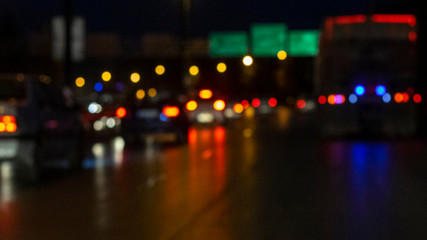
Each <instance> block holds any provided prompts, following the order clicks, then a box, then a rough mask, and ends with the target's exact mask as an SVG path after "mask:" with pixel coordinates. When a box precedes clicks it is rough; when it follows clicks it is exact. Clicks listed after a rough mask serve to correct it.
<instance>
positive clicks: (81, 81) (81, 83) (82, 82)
mask: <svg viewBox="0 0 427 240" xmlns="http://www.w3.org/2000/svg"><path fill="white" fill-rule="evenodd" d="M75 83H76V86H77V87H83V86H84V85H85V83H86V81H85V79H84V78H82V77H78V78H76V81H75Z"/></svg>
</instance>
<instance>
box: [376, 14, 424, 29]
mask: <svg viewBox="0 0 427 240" xmlns="http://www.w3.org/2000/svg"><path fill="white" fill-rule="evenodd" d="M372 21H373V22H376V23H407V24H408V25H409V26H411V27H413V26H415V25H416V24H417V20H416V18H415V16H414V15H410V14H403V15H399V14H374V15H372Z"/></svg>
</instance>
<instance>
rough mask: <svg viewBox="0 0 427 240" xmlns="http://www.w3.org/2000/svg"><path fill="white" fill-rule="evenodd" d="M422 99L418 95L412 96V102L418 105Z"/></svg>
mask: <svg viewBox="0 0 427 240" xmlns="http://www.w3.org/2000/svg"><path fill="white" fill-rule="evenodd" d="M422 99H423V98H422V97H421V95H420V94H418V93H417V94H415V95H414V97H413V100H414V102H415V103H420V102H421V100H422Z"/></svg>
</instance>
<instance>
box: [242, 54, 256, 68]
mask: <svg viewBox="0 0 427 240" xmlns="http://www.w3.org/2000/svg"><path fill="white" fill-rule="evenodd" d="M252 63H254V60H253V58H252V57H251V56H249V55H247V56H245V57H244V58H243V64H244V65H245V66H248V67H249V66H251V65H252Z"/></svg>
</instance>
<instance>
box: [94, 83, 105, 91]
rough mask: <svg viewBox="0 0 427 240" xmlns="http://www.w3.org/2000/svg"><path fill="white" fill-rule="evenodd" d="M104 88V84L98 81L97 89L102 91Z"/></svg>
mask: <svg viewBox="0 0 427 240" xmlns="http://www.w3.org/2000/svg"><path fill="white" fill-rule="evenodd" d="M102 89H104V85H102V83H100V82H98V83H96V84H95V91H97V92H101V91H102Z"/></svg>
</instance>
